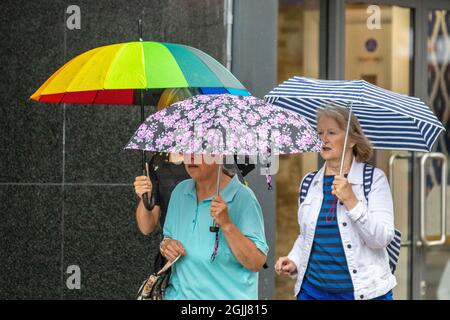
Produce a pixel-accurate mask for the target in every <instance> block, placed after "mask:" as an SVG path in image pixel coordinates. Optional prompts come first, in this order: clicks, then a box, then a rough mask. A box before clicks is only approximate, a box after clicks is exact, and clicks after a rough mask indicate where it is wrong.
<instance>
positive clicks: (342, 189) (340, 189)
mask: <svg viewBox="0 0 450 320" xmlns="http://www.w3.org/2000/svg"><path fill="white" fill-rule="evenodd" d="M331 194H333V195H334V196H336V197H337V198H338V199H339V200H340V201H342V202H343V203H344V205H345V207H346V208H347V209H348V210H351V209H353V208H354V207H355V206H356V205H357V204H358V198H357V197H356V195H355V193H354V192H353V189H352V185H351V184H350V183H349V182H348V180H347V178H345V177H342V176H335V177H334V181H333V186H332V190H331Z"/></svg>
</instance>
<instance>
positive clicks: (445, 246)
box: [419, 10, 450, 300]
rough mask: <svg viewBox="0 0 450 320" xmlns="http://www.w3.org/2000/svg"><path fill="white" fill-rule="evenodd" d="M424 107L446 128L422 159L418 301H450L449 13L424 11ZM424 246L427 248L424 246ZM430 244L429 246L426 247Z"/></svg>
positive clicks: (444, 11)
mask: <svg viewBox="0 0 450 320" xmlns="http://www.w3.org/2000/svg"><path fill="white" fill-rule="evenodd" d="M427 22H428V24H427V89H428V91H427V96H428V105H429V106H430V107H431V108H432V109H433V111H434V113H435V114H436V116H437V117H438V118H439V120H440V121H441V122H442V123H443V124H444V126H445V127H446V130H447V131H446V132H444V133H443V134H441V136H440V137H439V138H438V141H437V142H436V150H435V151H436V152H437V154H436V155H435V157H432V158H430V159H429V160H428V161H425V160H424V159H422V165H423V170H424V174H423V177H422V179H424V181H423V183H422V185H423V186H422V188H423V190H422V193H421V195H422V197H423V198H424V200H425V201H424V205H423V206H422V207H421V209H422V210H423V212H422V214H424V215H425V216H424V217H421V218H422V219H421V220H422V222H423V223H424V224H425V225H422V226H421V231H422V232H421V238H423V239H421V242H422V243H424V246H423V248H422V257H423V258H422V261H420V266H419V267H420V270H421V276H420V289H421V290H420V292H419V293H420V298H422V299H438V300H444V299H445V300H449V299H450V236H449V235H448V232H449V231H450V221H449V218H448V217H449V211H450V210H449V205H448V204H446V203H445V202H446V201H445V200H447V202H448V199H450V197H449V196H450V188H449V185H448V183H449V179H448V175H449V169H448V166H447V165H446V162H447V160H448V155H449V151H450V132H449V131H450V130H449V129H450V35H449V34H450V11H446V10H427ZM426 244H428V245H426ZM429 244H431V245H429Z"/></svg>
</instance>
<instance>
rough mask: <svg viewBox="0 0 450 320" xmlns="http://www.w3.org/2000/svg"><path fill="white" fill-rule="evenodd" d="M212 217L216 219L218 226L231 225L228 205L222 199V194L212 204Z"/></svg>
mask: <svg viewBox="0 0 450 320" xmlns="http://www.w3.org/2000/svg"><path fill="white" fill-rule="evenodd" d="M210 211H211V217H213V218H214V220H215V222H216V224H218V225H219V226H221V227H223V226H224V225H225V224H227V223H230V222H231V220H230V216H229V215H228V206H227V203H226V202H225V201H224V200H223V199H222V197H221V196H220V194H219V195H218V196H217V197H215V198H214V199H213V201H212V202H211V210H210Z"/></svg>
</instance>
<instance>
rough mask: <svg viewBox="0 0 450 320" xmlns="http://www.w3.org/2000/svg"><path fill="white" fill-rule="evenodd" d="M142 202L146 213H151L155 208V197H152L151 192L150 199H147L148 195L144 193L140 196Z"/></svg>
mask: <svg viewBox="0 0 450 320" xmlns="http://www.w3.org/2000/svg"><path fill="white" fill-rule="evenodd" d="M142 202H143V203H144V207H145V209H147V210H148V211H152V210H153V208H154V207H155V197H154V196H153V192H152V196H151V197H150V199H149V198H148V195H147V194H146V193H144V194H143V195H142Z"/></svg>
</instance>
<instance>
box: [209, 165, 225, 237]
mask: <svg viewBox="0 0 450 320" xmlns="http://www.w3.org/2000/svg"><path fill="white" fill-rule="evenodd" d="M221 171H222V165H220V164H219V167H218V168H217V183H216V197H217V196H218V195H219V189H220V177H221V175H222V172H221ZM209 231H210V232H219V226H218V225H217V224H216V221H215V220H213V225H212V226H210V227H209Z"/></svg>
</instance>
